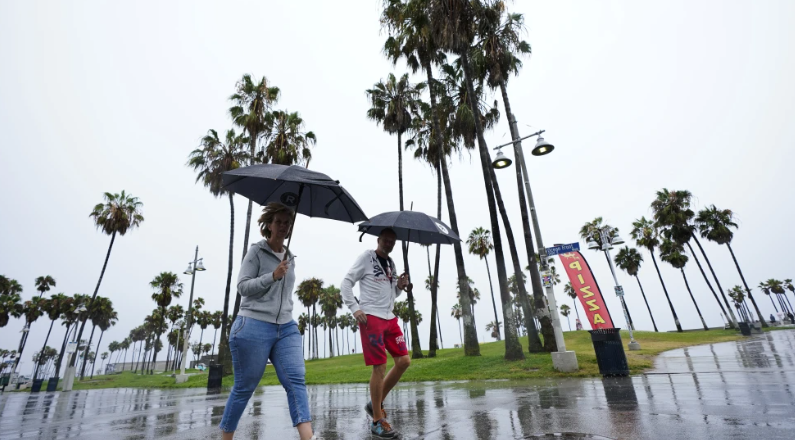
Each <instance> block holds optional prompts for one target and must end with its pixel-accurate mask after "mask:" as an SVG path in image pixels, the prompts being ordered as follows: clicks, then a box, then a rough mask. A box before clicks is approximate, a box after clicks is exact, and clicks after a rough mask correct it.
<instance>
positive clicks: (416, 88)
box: [366, 73, 435, 359]
mask: <svg viewBox="0 0 795 440" xmlns="http://www.w3.org/2000/svg"><path fill="white" fill-rule="evenodd" d="M424 88H425V85H424V84H422V83H420V84H411V83H410V82H409V75H408V74H404V75H403V76H402V77H400V80H398V79H396V78H395V75H394V74H392V73H390V74H389V75H388V76H387V79H386V82H384V81H383V80H381V81H379V82H377V83H375V84H374V85H373V88H372V89H368V90H367V91H366V93H367V96H368V98H369V100H370V109H368V110H367V117H368V118H369V119H371V120H373V121H375V122H376V124H379V125H383V127H384V131H386V132H387V133H389V134H396V135H397V141H398V149H397V150H398V199H399V203H400V210H401V211H403V209H404V205H403V135H404V134H405V133H406V132H408V131H410V130H412V128H413V127H414V124H413V114H415V113H417V112H418V108H419V98H420V94H421V93H422V90H423V89H424ZM401 248H402V250H403V267H404V268H405V270H406V272H408V271H409V265H408V264H409V263H408V252H406V250H407V249H406V243H404V242H403V243H401ZM407 299H408V302H409V308H411V309H412V310H413V309H414V294H413V292H411V291H408V292H407ZM434 307H435V306H434V304H432V305H431V308H432V310H433V309H434ZM431 331H434V329H433V328H432V329H431ZM434 339H435V338H434ZM411 340H412V347H411V357H412V358H414V359H417V358H422V357H423V354H422V349H421V347H420V340H419V332H418V331H417V323H416V322H412V323H411ZM432 343H433V342H432Z"/></svg>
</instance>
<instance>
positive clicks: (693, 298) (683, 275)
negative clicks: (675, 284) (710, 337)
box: [679, 268, 709, 331]
mask: <svg viewBox="0 0 795 440" xmlns="http://www.w3.org/2000/svg"><path fill="white" fill-rule="evenodd" d="M679 270H680V271H681V272H682V278H684V279H685V287H687V293H689V294H690V299H692V300H693V305H694V306H696V312H698V317H699V318H701V325H702V326H704V330H705V331H706V330H709V327H707V322H706V321H704V316H703V315H702V314H701V309H699V308H698V303H697V302H696V297H695V296H693V291H692V290H690V283H688V282H687V275H685V269H684V268H682V269H679Z"/></svg>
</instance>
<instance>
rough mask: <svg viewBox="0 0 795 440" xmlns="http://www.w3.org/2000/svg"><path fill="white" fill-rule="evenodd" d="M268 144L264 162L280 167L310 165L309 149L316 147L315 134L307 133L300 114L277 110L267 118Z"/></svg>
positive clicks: (265, 147)
mask: <svg viewBox="0 0 795 440" xmlns="http://www.w3.org/2000/svg"><path fill="white" fill-rule="evenodd" d="M267 125H268V128H269V130H270V132H269V133H268V143H267V144H266V145H265V146H264V148H263V152H264V154H265V158H264V161H265V162H270V163H275V164H279V165H295V164H300V165H305V166H306V165H308V164H309V161H310V160H311V159H312V151H311V150H310V149H309V147H311V146H313V145H315V143H316V142H317V138H316V137H315V133H313V132H311V131H305V129H304V120H303V119H302V118H301V116H299V115H298V112H292V113H290V112H288V111H281V110H275V111H273V112H271V113H270V114H269V115H268V117H267Z"/></svg>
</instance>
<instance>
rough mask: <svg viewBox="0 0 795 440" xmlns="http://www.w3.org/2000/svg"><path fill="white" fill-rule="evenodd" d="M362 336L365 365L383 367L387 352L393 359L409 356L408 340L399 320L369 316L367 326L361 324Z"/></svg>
mask: <svg viewBox="0 0 795 440" xmlns="http://www.w3.org/2000/svg"><path fill="white" fill-rule="evenodd" d="M359 330H361V334H362V353H364V363H365V365H383V364H385V363H386V352H387V351H388V352H389V354H391V355H392V358H396V357H399V356H408V354H409V350H408V347H406V338H404V337H403V331H402V330H400V326H399V325H398V319H397V318H393V319H388V320H387V319H381V318H379V317H377V316H372V315H367V324H366V325H365V324H359Z"/></svg>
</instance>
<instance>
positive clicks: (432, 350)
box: [425, 163, 444, 357]
mask: <svg viewBox="0 0 795 440" xmlns="http://www.w3.org/2000/svg"><path fill="white" fill-rule="evenodd" d="M435 168H436V218H437V219H438V220H439V221H442V173H441V170H440V168H441V167H440V166H439V164H438V163H437V164H436V167H435ZM425 249H426V251H427V252H426V253H427V255H428V272H430V271H431V254H430V249H431V248H430V246H428V247H427V248H425ZM441 255H442V245H440V244H437V245H436V256H435V259H434V266H433V267H434V271H433V275H431V276H432V280H433V284H431V331H430V336H429V339H430V340H429V341H428V357H436V350H438V349H439V347H438V344H437V342H436V341H437V337H440V336H441V334H442V324H441V323H440V322H439V301H438V298H439V283H438V282H437V280H438V279H439V260H440V258H441ZM437 327H438V331H437ZM442 345H444V344H442Z"/></svg>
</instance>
